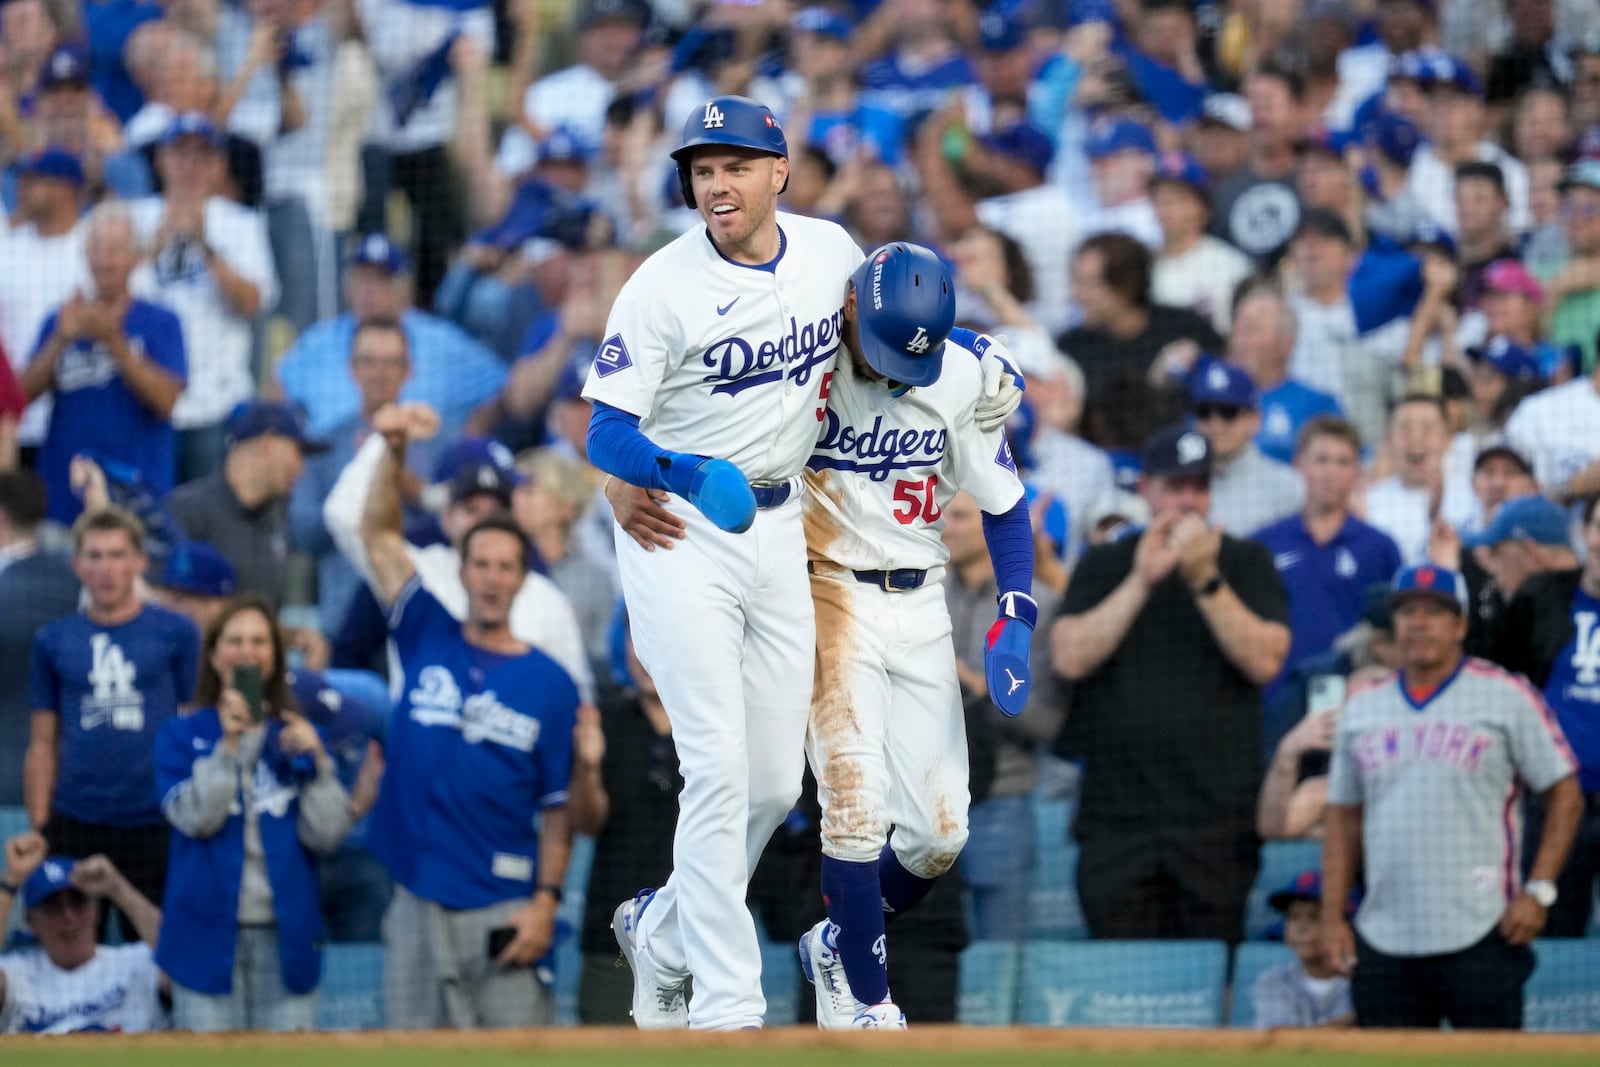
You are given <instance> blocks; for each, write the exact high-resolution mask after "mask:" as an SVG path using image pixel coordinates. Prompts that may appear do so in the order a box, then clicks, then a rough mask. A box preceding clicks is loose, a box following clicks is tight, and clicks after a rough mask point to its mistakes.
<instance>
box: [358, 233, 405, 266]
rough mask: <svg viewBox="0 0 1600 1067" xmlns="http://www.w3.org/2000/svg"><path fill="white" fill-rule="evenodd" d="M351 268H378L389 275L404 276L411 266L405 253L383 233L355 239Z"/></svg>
mask: <svg viewBox="0 0 1600 1067" xmlns="http://www.w3.org/2000/svg"><path fill="white" fill-rule="evenodd" d="M350 265H351V266H352V267H378V268H380V269H382V270H385V271H387V272H388V273H390V274H404V273H405V272H406V270H407V269H409V268H410V266H411V261H410V260H408V259H407V258H406V254H405V252H404V251H403V250H402V249H401V248H400V246H399V245H397V244H395V243H394V242H393V241H391V240H389V235H388V234H385V233H369V234H364V235H363V236H361V237H359V238H357V240H356V250H355V252H354V254H353V255H351V257H350Z"/></svg>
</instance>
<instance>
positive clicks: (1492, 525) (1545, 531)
mask: <svg viewBox="0 0 1600 1067" xmlns="http://www.w3.org/2000/svg"><path fill="white" fill-rule="evenodd" d="M1507 541H1532V542H1533V543H1534V544H1536V545H1545V546H1547V547H1559V546H1562V545H1565V544H1567V513H1566V512H1565V511H1563V510H1562V509H1561V507H1560V506H1559V505H1558V504H1556V503H1555V502H1554V501H1552V500H1547V499H1545V498H1544V497H1542V496H1519V497H1517V498H1515V499H1513V500H1507V501H1506V502H1505V503H1504V504H1501V505H1500V508H1499V510H1497V511H1496V512H1495V513H1494V518H1492V519H1490V520H1489V525H1488V526H1485V527H1484V528H1483V529H1482V530H1480V531H1479V532H1478V533H1476V534H1473V535H1471V536H1468V537H1463V538H1462V539H1461V543H1462V544H1463V545H1464V546H1466V547H1467V548H1478V547H1480V546H1487V545H1499V544H1504V543H1505V542H1507Z"/></svg>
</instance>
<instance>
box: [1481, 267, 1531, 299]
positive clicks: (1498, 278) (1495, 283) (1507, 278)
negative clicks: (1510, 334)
mask: <svg viewBox="0 0 1600 1067" xmlns="http://www.w3.org/2000/svg"><path fill="white" fill-rule="evenodd" d="M1483 287H1484V289H1485V290H1487V291H1489V292H1495V293H1518V294H1520V295H1522V296H1525V297H1527V298H1528V299H1529V300H1532V301H1533V302H1534V303H1535V304H1543V303H1544V287H1543V286H1541V285H1540V284H1539V282H1538V279H1536V278H1534V276H1533V273H1532V272H1531V271H1529V270H1528V268H1527V267H1525V266H1523V264H1522V261H1521V260H1518V259H1497V260H1495V261H1494V262H1493V263H1491V264H1489V265H1488V266H1487V267H1485V268H1484V270H1483Z"/></svg>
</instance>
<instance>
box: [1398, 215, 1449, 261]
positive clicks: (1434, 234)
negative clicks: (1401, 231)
mask: <svg viewBox="0 0 1600 1067" xmlns="http://www.w3.org/2000/svg"><path fill="white" fill-rule="evenodd" d="M1406 245H1407V246H1408V247H1412V246H1416V245H1422V246H1424V247H1427V248H1437V249H1438V250H1439V251H1441V252H1443V253H1444V254H1445V255H1446V256H1448V257H1450V258H1451V259H1454V258H1456V239H1455V238H1454V237H1452V236H1450V231H1449V230H1447V229H1445V228H1444V227H1443V226H1440V225H1439V224H1438V223H1437V222H1433V221H1431V220H1427V219H1424V220H1423V221H1422V222H1419V223H1417V224H1416V225H1415V226H1413V227H1412V228H1411V236H1410V237H1408V238H1406Z"/></svg>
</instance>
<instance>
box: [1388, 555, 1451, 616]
mask: <svg viewBox="0 0 1600 1067" xmlns="http://www.w3.org/2000/svg"><path fill="white" fill-rule="evenodd" d="M1416 599H1432V600H1437V601H1439V602H1440V603H1443V604H1448V605H1450V606H1451V607H1453V608H1455V609H1456V610H1457V611H1459V612H1461V614H1463V615H1465V614H1466V613H1467V580H1466V579H1465V578H1463V577H1461V575H1460V574H1459V573H1457V572H1456V571H1453V570H1451V569H1450V568H1448V567H1440V566H1438V565H1436V564H1433V563H1419V564H1417V565H1416V566H1413V567H1402V568H1401V570H1400V573H1398V574H1396V575H1395V576H1394V581H1392V582H1390V583H1389V606H1390V607H1391V608H1398V607H1399V606H1400V604H1401V603H1402V602H1404V601H1407V600H1416Z"/></svg>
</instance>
